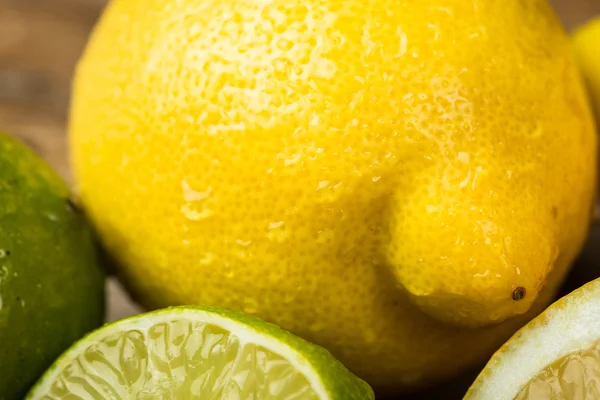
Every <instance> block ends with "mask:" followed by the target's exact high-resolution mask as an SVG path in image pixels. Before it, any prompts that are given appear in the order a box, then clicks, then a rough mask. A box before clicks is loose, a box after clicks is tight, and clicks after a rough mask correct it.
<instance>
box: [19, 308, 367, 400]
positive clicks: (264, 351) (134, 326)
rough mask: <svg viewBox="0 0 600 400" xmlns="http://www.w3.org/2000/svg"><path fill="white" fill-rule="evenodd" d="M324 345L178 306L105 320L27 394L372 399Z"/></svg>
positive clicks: (241, 318) (230, 314)
mask: <svg viewBox="0 0 600 400" xmlns="http://www.w3.org/2000/svg"><path fill="white" fill-rule="evenodd" d="M373 398H374V395H373V392H372V390H371V388H370V387H369V386H368V385H367V384H366V383H365V382H363V381H362V380H360V379H359V378H357V377H356V376H354V375H353V374H352V373H351V372H350V371H348V370H347V369H346V368H345V367H344V366H343V365H342V364H341V363H339V362H338V361H337V360H336V359H334V358H333V356H332V355H331V354H330V353H329V352H328V351H326V350H325V349H323V348H321V347H318V346H316V345H313V344H311V343H308V342H306V341H304V340H303V339H300V338H298V337H296V336H294V335H292V334H291V333H289V332H286V331H284V330H282V329H280V328H278V327H277V326H275V325H272V324H269V323H266V322H264V321H261V320H259V319H256V318H254V317H250V316H247V315H245V314H242V313H238V312H234V311H228V310H223V309H219V308H210V307H174V308H168V309H163V310H159V311H154V312H151V313H147V314H141V315H137V316H135V317H131V318H128V319H125V320H121V321H118V322H115V323H113V324H110V325H106V326H104V327H103V328H101V329H99V330H97V331H96V332H93V333H92V334H90V335H88V336H87V337H85V338H84V339H82V340H81V341H79V342H78V343H76V344H75V345H74V346H73V347H71V349H69V350H68V351H67V352H66V353H65V354H63V355H62V356H61V357H60V358H59V359H58V360H57V361H56V362H55V363H54V365H53V366H52V367H51V368H50V370H49V371H48V372H46V374H45V375H44V376H43V377H42V378H41V379H40V381H39V382H38V383H37V385H36V386H35V387H34V388H33V389H32V391H31V392H30V394H29V396H28V399H44V400H50V399H240V400H243V399H256V400H262V399H264V400H269V399H286V400H293V399H307V400H309V399H344V400H352V399H354V400H359V399H360V400H362V399H373Z"/></svg>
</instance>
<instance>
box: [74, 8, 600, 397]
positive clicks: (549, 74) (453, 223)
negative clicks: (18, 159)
mask: <svg viewBox="0 0 600 400" xmlns="http://www.w3.org/2000/svg"><path fill="white" fill-rule="evenodd" d="M570 46H571V43H570V41H569V38H568V37H567V35H566V34H565V32H564V30H563V28H562V26H561V24H560V22H559V20H558V19H557V18H556V16H555V15H554V14H553V13H552V10H551V9H550V7H549V5H548V4H547V2H546V1H543V0H531V1H525V0H505V1H464V0H427V1H418V2H415V1H414V0H400V1H398V0H380V1H365V0H264V1H263V0H260V1H259V0H257V1H249V0H241V1H240V0H186V1H171V0H147V1H143V2H141V1H129V0H114V1H112V2H110V4H109V5H108V7H107V9H106V12H105V14H104V15H103V17H102V19H101V21H100V23H99V25H98V26H97V28H96V30H95V32H94V34H93V35H92V38H91V41H90V44H89V46H88V47H87V49H86V51H85V54H84V57H83V59H82V61H81V63H80V65H79V67H78V70H77V76H76V79H75V86H74V96H73V107H72V109H71V116H70V128H69V130H70V142H71V150H72V153H71V156H72V161H73V162H72V164H73V167H74V174H75V178H76V183H77V188H78V192H79V193H80V196H81V201H82V204H84V206H85V209H86V212H87V213H88V214H89V215H90V216H91V218H92V220H93V221H94V224H95V226H96V227H97V229H98V232H99V234H100V236H101V238H102V240H103V242H104V244H105V246H106V248H107V249H109V251H110V252H111V253H112V254H113V255H114V257H115V259H116V260H117V261H118V262H119V263H120V265H121V268H120V270H119V273H120V274H121V275H122V276H123V277H124V280H125V281H126V283H127V286H128V287H129V289H130V290H131V292H132V293H134V295H135V297H136V298H137V300H139V301H140V302H141V303H143V304H144V305H145V306H147V307H150V308H162V307H165V306H168V305H178V304H201V305H215V306H221V307H225V308H229V309H237V310H243V311H245V312H247V313H249V314H253V315H256V316H259V317H261V318H262V319H265V320H268V321H271V322H275V323H277V324H278V325H280V326H282V327H284V328H285V329H288V330H290V331H292V332H294V333H295V334H298V335H300V336H302V337H304V338H306V339H307V340H310V341H312V342H314V343H317V344H319V345H322V346H324V347H326V348H327V349H328V350H330V351H331V352H332V353H333V354H335V356H336V357H337V358H339V359H340V360H342V361H343V362H344V364H345V365H347V366H348V367H349V368H351V370H352V371H353V372H355V373H356V374H357V375H359V376H361V377H362V378H364V379H366V380H368V381H369V383H371V384H372V385H374V386H377V387H378V388H380V389H381V390H382V391H383V390H385V389H389V390H390V391H393V392H401V391H403V390H409V389H413V388H415V387H416V386H423V385H428V384H432V383H433V382H435V381H436V380H440V379H443V378H446V377H448V376H450V375H452V374H455V373H457V371H460V370H463V369H465V368H467V367H469V366H472V365H474V364H476V363H479V362H481V361H483V360H485V358H487V357H488V356H489V355H490V354H491V353H492V352H493V350H495V349H496V348H497V347H498V346H499V345H500V344H501V343H503V342H504V340H505V339H507V338H508V337H510V335H511V334H512V333H514V331H515V330H516V329H517V328H518V327H520V326H521V325H522V324H523V323H524V322H526V321H527V320H528V319H529V318H531V317H532V316H533V315H535V313H537V312H538V311H539V310H541V309H543V308H544V307H545V306H546V305H547V304H548V301H549V299H550V298H551V297H552V296H553V294H554V290H555V288H556V286H557V285H558V283H559V282H560V281H561V280H562V278H563V276H564V274H565V273H566V271H567V269H568V268H569V265H570V263H571V262H572V260H573V259H574V257H575V255H576V254H577V253H578V251H579V249H580V248H581V245H582V243H583V241H584V238H585V236H586V233H587V226H588V222H589V218H590V210H591V209H592V200H593V194H594V184H595V181H594V180H595V168H594V166H595V157H596V155H595V149H596V137H595V131H594V122H593V118H592V114H591V111H590V108H589V105H588V101H587V98H586V95H585V91H584V87H583V85H582V83H581V78H580V75H579V71H578V69H577V67H576V63H575V59H574V56H573V54H572V51H571V47H570ZM199 288H202V289H201V290H199ZM309 310H310V312H309ZM502 321H506V323H503V324H500V323H501V322H502ZM474 327H484V329H481V330H477V329H473V328H474Z"/></svg>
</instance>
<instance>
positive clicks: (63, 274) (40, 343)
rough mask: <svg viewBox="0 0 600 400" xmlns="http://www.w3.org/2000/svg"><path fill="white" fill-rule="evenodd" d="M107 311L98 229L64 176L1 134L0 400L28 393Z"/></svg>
mask: <svg viewBox="0 0 600 400" xmlns="http://www.w3.org/2000/svg"><path fill="white" fill-rule="evenodd" d="M103 316H104V276H103V272H102V269H101V268H100V263H99V258H98V253H97V249H96V246H95V241H94V236H93V233H92V230H91V229H90V227H89V226H88V224H87V223H86V221H85V220H84V218H83V216H82V215H81V214H79V213H78V212H77V210H76V209H75V207H74V206H73V204H72V203H71V202H70V201H69V193H68V190H67V187H66V185H65V184H64V182H63V181H62V180H61V179H60V177H59V176H58V175H57V174H55V173H54V172H53V171H52V169H51V168H50V167H49V166H48V165H47V164H46V163H45V162H44V161H43V160H42V159H41V158H40V157H38V156H37V155H35V154H34V153H33V152H32V151H31V150H30V149H29V148H27V147H26V146H24V145H23V144H21V143H19V142H17V141H16V140H14V139H12V138H10V137H8V136H6V135H3V134H0V400H13V399H15V400H16V399H19V400H20V399H22V398H23V397H24V395H25V394H26V393H27V390H28V389H29V387H30V386H31V385H32V384H33V383H34V382H35V381H36V379H37V378H38V377H39V376H40V375H41V374H42V373H43V372H44V370H45V369H46V368H47V367H48V366H49V365H50V364H51V363H52V362H53V361H54V359H55V358H56V357H57V356H58V355H60V353H61V352H63V351H64V350H65V349H66V348H68V347H69V346H70V345H71V344H72V343H73V342H74V341H76V340H77V339H79V338H80V337H81V336H83V335H84V334H85V333H87V332H88V331H90V330H92V329H94V328H96V327H97V326H99V325H100V324H101V323H102V320H103Z"/></svg>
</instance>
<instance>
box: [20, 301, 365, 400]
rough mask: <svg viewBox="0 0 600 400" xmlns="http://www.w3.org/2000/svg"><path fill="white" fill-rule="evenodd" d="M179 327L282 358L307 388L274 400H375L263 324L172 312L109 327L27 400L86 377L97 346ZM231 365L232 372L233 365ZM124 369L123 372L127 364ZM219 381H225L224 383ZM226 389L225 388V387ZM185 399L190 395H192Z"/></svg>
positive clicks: (316, 350) (325, 358) (333, 365)
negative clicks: (67, 379) (200, 327)
mask: <svg viewBox="0 0 600 400" xmlns="http://www.w3.org/2000/svg"><path fill="white" fill-rule="evenodd" d="M174 321H189V322H192V323H202V324H205V325H206V326H209V327H211V329H213V330H214V329H221V330H222V331H224V332H228V333H230V334H232V335H233V336H234V337H235V339H234V340H237V341H239V342H240V344H241V346H240V347H239V348H240V349H242V348H244V346H248V345H249V346H254V347H255V348H260V349H265V350H267V351H268V352H269V353H270V355H271V357H275V358H279V360H276V362H277V363H278V365H279V367H281V364H282V362H281V361H286V362H287V363H289V365H290V366H292V367H293V368H292V369H293V370H294V371H296V372H297V373H298V374H299V375H300V377H298V376H296V377H293V379H295V380H294V382H295V383H296V386H298V385H301V384H302V382H304V384H303V385H302V386H305V387H301V388H298V390H300V391H302V393H303V394H300V395H299V394H298V393H300V392H298V393H296V394H295V396H296V397H293V396H292V397H272V398H273V399H275V398H298V399H300V398H302V399H312V398H315V399H348V400H362V399H374V395H373V391H372V389H371V388H370V387H369V386H368V385H367V384H366V383H365V382H363V381H362V380H360V379H359V378H357V377H356V376H354V375H353V374H352V373H351V372H350V371H348V370H347V369H346V368H345V367H344V366H343V365H342V364H341V363H339V362H338V361H337V360H336V359H335V358H334V357H333V356H332V355H331V354H330V353H329V352H328V351H327V350H325V349H323V348H321V347H319V346H316V345H313V344H311V343H308V342H306V341H305V340H303V339H301V338H298V337H296V336H294V335H292V334H291V333H289V332H287V331H284V330H282V329H280V328H279V327H277V326H275V325H272V324H269V323H266V322H264V321H262V320H259V319H257V318H254V317H250V316H248V315H246V314H243V313H240V312H236V311H230V310H224V309H220V308H213V307H171V308H167V309H163V310H159V311H155V312H150V313H146V314H141V315H138V316H134V317H130V318H127V319H124V320H121V321H118V322H115V323H112V324H108V325H106V326H104V327H103V328H101V329H99V330H97V331H96V332H93V333H91V334H89V335H88V336H86V337H85V338H84V339H82V340H81V341H79V342H78V343H76V344H75V345H74V346H73V347H71V349H69V350H68V351H67V352H65V353H64V354H63V355H62V356H61V357H60V358H59V359H58V360H57V361H56V362H55V363H54V365H53V366H52V367H51V368H50V369H49V370H48V371H47V372H46V374H45V375H44V376H43V377H42V378H41V379H40V381H39V382H38V383H37V384H36V386H35V387H34V388H33V389H32V391H31V392H30V394H29V395H28V397H27V398H28V399H51V398H53V397H52V396H48V393H50V391H51V390H53V388H54V386H53V385H55V384H56V383H57V382H60V381H61V379H63V378H64V376H65V374H67V375H70V376H73V374H79V373H81V371H83V367H82V366H81V364H82V363H81V357H82V355H84V354H85V353H86V352H89V351H90V349H92V348H93V347H94V346H98V345H99V344H100V343H104V342H106V341H107V340H110V338H111V337H118V336H122V335H123V334H124V333H126V332H134V331H135V332H141V333H142V335H143V336H144V337H145V338H146V339H145V340H146V341H147V340H148V337H149V336H150V335H151V331H152V329H153V327H156V326H158V325H160V324H164V323H170V322H174ZM228 343H231V342H228ZM225 347H227V346H225ZM211 351H212V350H211ZM238 358H240V357H238ZM230 361H231V360H230ZM229 365H230V366H231V364H229ZM121 367H123V364H122V363H121ZM123 368H126V367H123ZM211 368H212V366H211ZM227 368H229V367H227ZM231 368H232V369H230V370H228V371H227V373H226V375H227V379H230V378H231V377H232V374H233V372H232V371H233V369H234V367H231ZM288 369H289V368H288ZM77 376H79V375H77ZM121 376H124V375H121ZM104 378H106V376H105V377H104ZM203 379H204V378H203ZM219 379H221V380H222V378H219ZM290 379H291V378H290ZM220 384H221V386H222V382H220ZM288 386H289V385H288ZM219 390H221V389H219ZM115 393H116V392H115ZM180 393H181V392H180ZM185 393H186V394H187V392H185ZM132 394H133V393H132ZM190 396H191V395H190ZM298 396H300V397H298ZM92 397H93V396H92ZM92 397H90V398H92ZM84 398H85V397H84ZM94 398H104V397H94ZM150 398H155V397H150Z"/></svg>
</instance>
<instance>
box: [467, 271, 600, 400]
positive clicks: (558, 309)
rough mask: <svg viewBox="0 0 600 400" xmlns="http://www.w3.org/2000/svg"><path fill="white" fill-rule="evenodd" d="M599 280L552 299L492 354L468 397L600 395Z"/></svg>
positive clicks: (580, 399) (577, 398) (573, 399)
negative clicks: (562, 296) (550, 302)
mask: <svg viewBox="0 0 600 400" xmlns="http://www.w3.org/2000/svg"><path fill="white" fill-rule="evenodd" d="M599 309H600V280H595V281H593V282H591V283H589V284H587V285H585V286H583V287H581V288H580V289H577V290H576V291H574V292H572V293H571V294H569V295H567V296H566V297H564V298H562V299H560V300H558V301H557V302H555V303H554V304H552V305H551V306H550V307H549V308H548V309H547V310H546V311H544V312H543V313H542V314H541V315H540V316H538V317H537V318H535V319H534V320H532V321H531V322H530V323H529V324H527V325H526V326H525V327H523V328H522V329H521V330H519V332H517V333H516V334H515V335H514V336H513V337H512V338H511V339H510V340H509V341H508V342H507V343H506V344H504V346H502V347H501V348H500V349H499V350H498V351H497V352H496V354H495V355H494V356H493V357H492V358H491V360H490V361H489V363H488V364H487V366H486V367H485V369H484V370H483V371H482V372H481V374H480V375H479V377H478V378H477V380H476V381H475V382H474V384H473V386H472V387H471V388H470V389H469V392H468V393H467V395H466V397H465V400H473V399H478V400H487V399H490V400H492V399H493V400H503V399H507V400H513V399H519V400H525V399H528V400H537V399H540V400H541V399H561V400H562V399H564V400H590V399H597V398H598V394H600V368H599V365H600V363H599V361H600V319H598V310H599Z"/></svg>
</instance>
